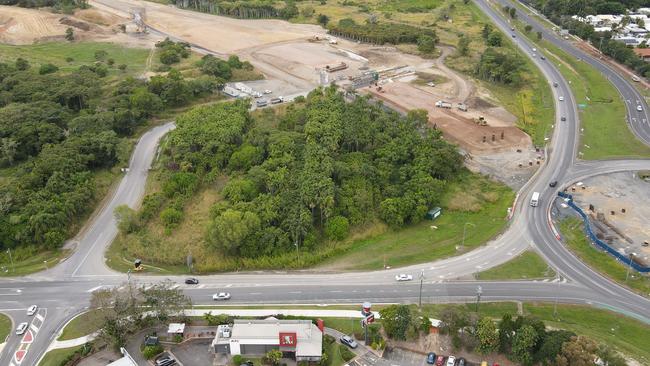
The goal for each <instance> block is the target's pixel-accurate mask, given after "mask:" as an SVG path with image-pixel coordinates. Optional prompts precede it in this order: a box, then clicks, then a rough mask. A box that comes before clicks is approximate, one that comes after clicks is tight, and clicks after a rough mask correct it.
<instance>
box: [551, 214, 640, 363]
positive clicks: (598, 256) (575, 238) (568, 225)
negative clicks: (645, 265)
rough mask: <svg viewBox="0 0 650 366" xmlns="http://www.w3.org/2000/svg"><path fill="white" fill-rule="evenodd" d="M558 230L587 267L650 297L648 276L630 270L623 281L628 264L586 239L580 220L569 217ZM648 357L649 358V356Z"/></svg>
mask: <svg viewBox="0 0 650 366" xmlns="http://www.w3.org/2000/svg"><path fill="white" fill-rule="evenodd" d="M560 231H561V232H562V235H563V236H564V242H565V243H566V245H567V246H568V247H569V249H571V251H573V252H574V253H575V254H576V255H577V256H578V257H579V258H580V259H581V260H582V261H583V262H585V263H587V265H589V267H591V268H594V269H595V270H597V271H598V272H600V273H602V274H604V275H606V276H607V277H609V278H611V279H612V280H614V281H616V282H618V283H619V284H621V285H622V286H627V287H630V288H632V289H633V290H635V291H636V292H638V293H639V294H640V295H643V296H645V297H650V278H648V277H646V276H641V275H639V274H638V273H635V272H634V271H630V276H629V278H628V279H627V282H626V281H625V277H626V275H627V271H628V266H626V265H625V264H623V263H621V262H619V261H617V260H615V259H614V258H613V257H612V256H610V255H609V254H607V253H605V252H603V251H600V250H598V249H596V248H595V247H594V246H593V245H592V244H591V243H590V242H589V240H587V236H586V234H585V233H584V227H583V224H582V221H581V220H578V219H577V218H570V219H566V220H564V221H562V222H561V223H560ZM649 359H650V358H649Z"/></svg>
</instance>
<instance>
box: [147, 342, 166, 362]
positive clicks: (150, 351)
mask: <svg viewBox="0 0 650 366" xmlns="http://www.w3.org/2000/svg"><path fill="white" fill-rule="evenodd" d="M162 351H163V347H162V346H161V345H160V344H157V345H155V346H145V347H144V348H143V349H142V356H143V357H144V358H146V359H147V360H150V359H152V358H154V357H155V356H156V355H158V354H160V353H162Z"/></svg>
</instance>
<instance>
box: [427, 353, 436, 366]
mask: <svg viewBox="0 0 650 366" xmlns="http://www.w3.org/2000/svg"><path fill="white" fill-rule="evenodd" d="M427 363H428V364H429V365H433V364H434V363H436V354H435V353H433V352H429V354H428V355H427Z"/></svg>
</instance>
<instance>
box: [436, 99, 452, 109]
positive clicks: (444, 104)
mask: <svg viewBox="0 0 650 366" xmlns="http://www.w3.org/2000/svg"><path fill="white" fill-rule="evenodd" d="M436 107H438V108H447V109H451V107H452V105H451V103H449V102H445V101H444V100H439V101H437V102H436Z"/></svg>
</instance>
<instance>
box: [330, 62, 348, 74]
mask: <svg viewBox="0 0 650 366" xmlns="http://www.w3.org/2000/svg"><path fill="white" fill-rule="evenodd" d="M347 68H348V64H346V63H345V62H341V63H340V64H338V65H334V66H330V65H327V66H325V70H326V71H327V72H336V71H341V70H345V69H347Z"/></svg>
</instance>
